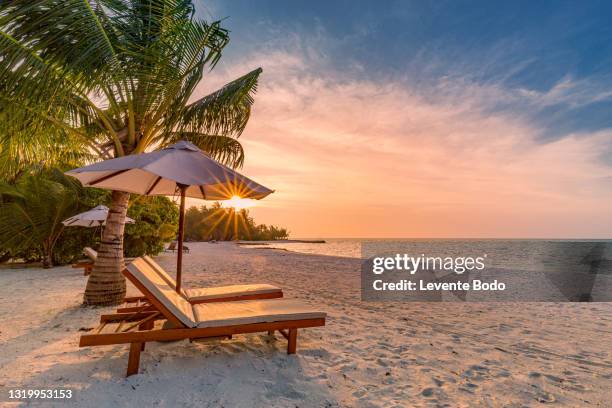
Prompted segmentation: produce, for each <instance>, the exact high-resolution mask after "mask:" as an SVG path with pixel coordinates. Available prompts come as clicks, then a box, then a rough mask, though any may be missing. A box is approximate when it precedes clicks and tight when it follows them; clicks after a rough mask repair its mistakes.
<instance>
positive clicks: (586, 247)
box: [269, 239, 612, 270]
mask: <svg viewBox="0 0 612 408" xmlns="http://www.w3.org/2000/svg"><path fill="white" fill-rule="evenodd" d="M326 241H327V242H326V243H324V244H305V243H270V244H269V246H270V247H271V248H280V249H286V250H288V251H293V252H301V253H306V254H318V255H329V256H341V257H349V258H361V257H370V256H373V255H375V254H376V253H380V254H382V253H384V252H398V253H409V254H411V255H415V256H418V255H420V254H425V255H426V256H442V257H445V256H451V257H457V256H481V255H483V254H486V256H487V259H488V265H489V266H495V267H499V268H510V269H517V270H542V269H547V268H548V267H553V268H555V267H557V266H559V265H561V264H563V265H565V266H567V265H568V264H583V263H584V262H585V259H587V262H591V260H592V259H593V258H598V259H602V260H604V263H605V264H609V262H610V261H609V260H611V259H612V240H526V239H525V240H518V239H513V240H505V239H404V240H372V239H327V240H326ZM362 249H363V252H365V253H363V252H362ZM606 266H609V265H606Z"/></svg>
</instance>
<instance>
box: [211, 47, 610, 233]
mask: <svg viewBox="0 0 612 408" xmlns="http://www.w3.org/2000/svg"><path fill="white" fill-rule="evenodd" d="M302 51H303V49H297V50H294V51H282V50H281V51H279V50H272V51H269V52H259V53H257V54H255V55H254V56H252V57H251V56H249V58H245V59H244V62H243V63H238V64H234V65H232V66H231V67H228V66H227V65H223V66H221V68H220V69H217V70H216V71H215V74H214V76H213V77H212V85H210V84H211V82H207V84H209V87H210V89H213V88H214V87H215V86H217V85H221V84H223V83H224V82H226V81H227V80H230V79H231V78H233V77H236V76H238V75H240V74H242V73H244V72H247V71H248V70H250V69H253V68H255V67H257V66H262V67H263V69H264V73H263V75H262V77H261V81H260V87H259V92H258V94H257V96H256V103H255V108H254V111H253V115H252V118H251V121H250V123H249V126H248V127H247V130H246V131H245V132H244V134H243V136H242V137H241V141H242V143H243V144H244V146H245V149H246V154H247V161H246V165H245V168H244V172H245V173H246V174H248V175H249V176H251V177H253V178H254V179H255V180H257V181H259V182H261V183H263V184H265V185H267V186H270V187H272V188H274V189H276V190H277V192H276V193H275V194H273V195H272V196H270V197H269V198H267V199H266V200H265V202H262V203H261V204H260V205H259V206H258V207H257V208H256V209H255V210H254V213H255V215H256V217H257V220H258V221H259V222H265V223H274V224H280V225H283V226H287V227H288V228H289V229H290V230H291V232H292V235H293V236H295V237H334V236H335V237H346V236H360V237H448V236H455V237H477V236H481V237H604V236H609V231H611V230H612V217H611V215H612V210H610V209H609V207H610V206H609V203H610V202H611V199H612V192H611V189H610V182H609V180H610V179H611V177H612V170H611V168H610V167H609V166H607V165H605V164H603V163H601V162H600V160H598V154H599V146H601V144H602V143H603V142H604V141H605V140H610V136H612V131H601V132H596V133H592V134H581V135H572V136H570V137H566V138H562V139H560V140H558V141H555V142H551V143H548V144H541V143H539V142H537V141H536V137H537V135H538V133H539V132H540V129H538V128H537V127H536V126H534V125H533V124H532V123H530V122H529V121H528V120H527V119H525V118H524V117H523V116H522V115H520V114H518V113H517V114H512V113H505V114H504V113H496V114H491V113H486V112H487V109H486V108H487V106H488V104H490V103H491V102H492V101H495V100H497V99H498V98H506V97H507V98H518V97H520V96H521V92H520V91H513V90H508V91H505V90H504V89H503V88H501V87H498V86H489V87H486V86H479V85H476V84H471V83H469V82H465V81H455V82H453V81H450V80H448V79H446V80H443V81H440V84H439V87H438V88H437V89H435V90H432V92H431V94H429V95H425V96H423V95H422V94H418V93H416V92H413V91H411V89H412V87H411V86H410V83H409V82H406V81H391V80H380V81H377V80H364V79H355V78H353V77H352V76H351V75H347V74H345V73H342V72H337V71H334V70H333V69H330V68H329V67H326V66H325V64H324V60H325V58H324V56H321V55H319V54H318V53H317V52H315V51H313V50H312V49H310V50H309V51H307V52H302ZM205 92H206V90H204V89H202V90H201V91H200V93H202V94H204V93H205ZM557 92H560V91H559V90H557ZM566 95H567V93H563V96H564V97H566ZM551 97H553V96H548V97H547V98H548V99H550V98H551ZM528 98H530V99H531V100H533V98H535V96H534V95H529V96H528ZM540 98H543V97H542V96H540ZM548 99H546V100H548Z"/></svg>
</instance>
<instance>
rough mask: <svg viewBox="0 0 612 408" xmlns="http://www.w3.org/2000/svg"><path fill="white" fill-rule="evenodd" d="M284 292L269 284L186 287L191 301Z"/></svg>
mask: <svg viewBox="0 0 612 408" xmlns="http://www.w3.org/2000/svg"><path fill="white" fill-rule="evenodd" d="M275 292H282V290H281V288H279V287H277V286H273V285H268V284H254V285H229V286H216V287H212V288H195V289H185V295H186V296H187V299H188V300H189V301H192V302H193V301H199V300H210V299H219V298H226V297H233V296H246V295H263V294H265V293H275Z"/></svg>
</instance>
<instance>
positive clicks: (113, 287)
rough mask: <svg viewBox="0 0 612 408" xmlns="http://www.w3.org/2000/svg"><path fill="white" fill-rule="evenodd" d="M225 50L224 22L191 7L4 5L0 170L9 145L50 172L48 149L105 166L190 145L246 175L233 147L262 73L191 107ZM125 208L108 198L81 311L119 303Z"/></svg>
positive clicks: (52, 0)
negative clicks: (62, 148) (176, 145)
mask: <svg viewBox="0 0 612 408" xmlns="http://www.w3.org/2000/svg"><path fill="white" fill-rule="evenodd" d="M228 40H229V37H228V31H227V30H225V29H223V28H222V27H221V24H220V22H218V21H217V22H213V23H210V24H209V23H206V22H204V21H200V20H197V19H196V18H195V17H194V6H193V5H192V3H191V1H188V0H14V1H10V2H2V3H1V6H0V137H1V138H2V139H3V140H0V146H2V147H0V160H2V159H3V158H6V157H7V156H9V155H6V154H2V152H3V151H4V150H6V148H4V146H7V145H10V146H13V149H14V150H15V151H18V152H19V158H20V159H21V160H22V161H24V162H43V163H47V164H49V163H52V162H54V161H55V160H56V159H57V157H58V154H57V152H55V153H54V151H53V150H57V149H51V150H49V151H48V150H47V149H46V148H45V147H46V146H58V145H62V146H66V147H67V148H68V150H69V151H70V152H73V154H72V156H71V157H73V156H75V155H78V154H82V155H84V156H87V155H93V156H94V157H95V159H96V160H102V159H109V158H113V157H119V156H124V155H129V154H137V153H142V152H145V151H148V150H151V149H156V148H162V147H165V146H167V145H169V144H171V143H174V142H176V141H177V140H179V139H187V140H189V141H191V142H192V143H194V144H196V145H197V146H199V147H200V148H201V149H203V150H204V151H207V152H209V153H210V154H211V156H213V157H214V158H216V159H217V160H220V161H222V162H224V163H226V164H229V165H231V166H233V167H236V166H240V165H242V162H243V160H244V154H243V150H242V147H241V145H240V143H239V142H238V141H237V140H236V138H237V137H238V136H239V135H240V134H241V132H242V131H243V129H244V128H245V126H246V124H247V121H248V119H249V115H250V111H251V105H252V104H253V94H254V92H255V89H256V86H257V79H258V77H259V74H260V73H261V69H256V70H254V71H252V72H249V73H247V74H246V75H244V76H242V77H240V78H238V79H236V80H234V81H232V82H230V83H229V84H227V85H225V86H224V87H223V88H221V89H219V90H218V91H216V92H214V93H212V94H210V95H208V96H205V97H203V98H201V99H198V100H195V101H192V102H190V100H191V96H192V94H193V92H194V90H195V88H196V85H197V84H198V83H199V82H200V80H201V79H202V77H203V75H204V72H205V71H206V72H208V71H209V70H210V69H212V68H214V67H215V65H216V64H217V62H218V61H219V59H220V58H221V52H222V50H223V49H224V47H225V46H226V45H227V43H228ZM15 146H17V147H15ZM62 159H65V158H64V157H62ZM13 167H15V166H13ZM2 168H10V170H11V171H15V169H14V168H11V166H6V165H2V164H0V170H1V169H2ZM128 198H129V194H128V193H125V192H120V191H114V192H113V193H112V204H111V206H110V211H109V218H108V220H107V223H106V228H105V231H104V236H103V238H102V243H101V246H100V249H99V251H98V253H99V255H98V259H97V261H96V264H95V266H94V269H93V273H92V274H91V275H90V278H89V280H88V282H87V287H86V291H85V298H84V301H85V303H86V304H95V305H105V304H117V303H119V302H121V301H122V299H123V297H124V295H125V280H124V278H123V277H122V275H121V273H120V272H121V270H122V269H123V267H124V261H123V231H124V220H125V214H126V209H127V203H128Z"/></svg>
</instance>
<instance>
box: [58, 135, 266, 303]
mask: <svg viewBox="0 0 612 408" xmlns="http://www.w3.org/2000/svg"><path fill="white" fill-rule="evenodd" d="M66 174H68V175H70V176H73V177H76V178H77V179H79V180H80V181H81V183H82V184H83V185H85V186H91V187H101V188H107V189H110V190H118V191H126V192H128V193H136V194H141V195H174V194H175V193H176V192H177V191H178V192H180V195H181V205H180V212H179V235H178V256H177V261H176V291H177V292H179V291H180V289H181V273H182V261H183V229H184V224H185V197H193V198H200V199H204V200H229V199H231V198H232V197H234V196H238V197H240V198H252V199H256V200H260V199H262V198H264V197H266V196H267V195H269V194H271V193H273V190H270V189H268V188H266V187H264V186H262V185H261V184H258V183H256V182H254V181H253V180H251V179H249V178H247V177H245V176H243V175H241V174H240V173H238V172H236V171H234V170H232V169H230V168H229V167H227V166H224V165H222V164H220V163H218V162H217V161H215V160H213V159H212V158H210V156H208V155H207V154H206V153H204V152H202V151H201V150H200V149H198V148H197V147H196V146H194V145H193V144H191V143H189V142H187V141H180V142H178V143H175V144H173V145H172V146H169V147H167V148H165V149H161V150H157V151H154V152H151V153H142V154H135V155H129V156H124V157H119V158H116V159H111V160H106V161H103V162H100V163H96V164H92V165H90V166H85V167H81V168H78V169H74V170H70V171H68V172H67V173H66Z"/></svg>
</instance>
